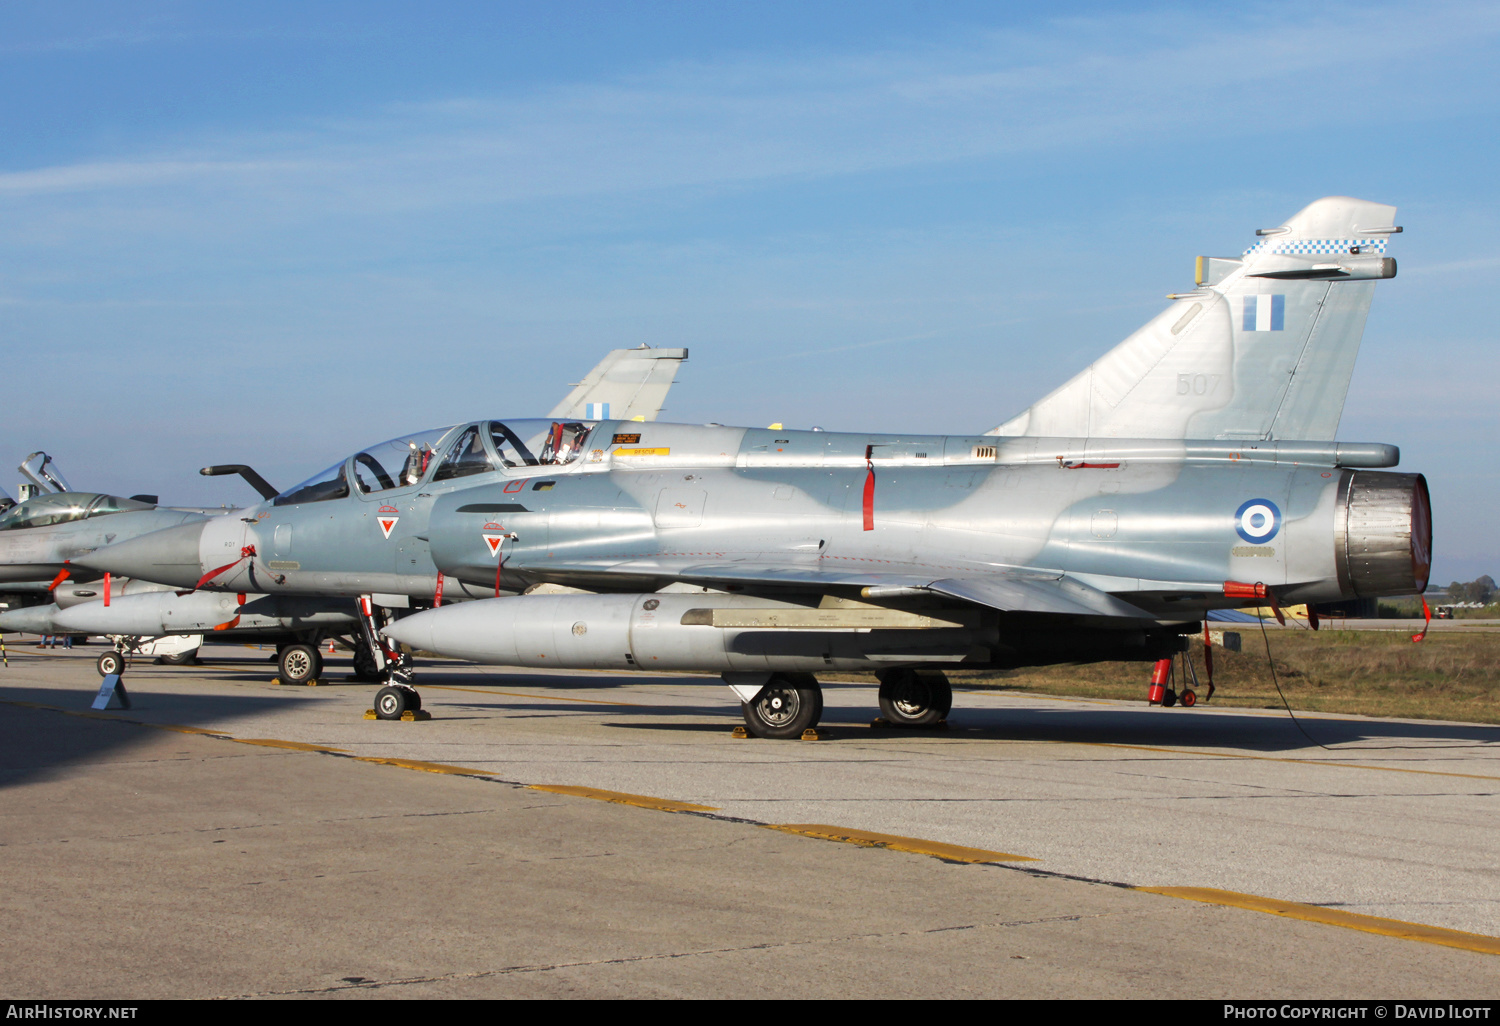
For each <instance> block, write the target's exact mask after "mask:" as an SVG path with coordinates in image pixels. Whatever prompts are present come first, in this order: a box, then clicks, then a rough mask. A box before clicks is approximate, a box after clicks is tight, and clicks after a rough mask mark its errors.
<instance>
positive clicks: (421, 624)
mask: <svg viewBox="0 0 1500 1026" xmlns="http://www.w3.org/2000/svg"><path fill="white" fill-rule="evenodd" d="M443 612H444V611H443V610H441V609H428V610H424V611H423V612H420V613H413V614H412V615H411V616H403V617H402V618H401V619H399V620H397V621H396V622H395V623H393V624H388V625H387V626H385V627H382V628H381V629H380V633H381V634H384V635H385V636H386V637H388V638H390V639H391V640H392V641H395V642H397V643H399V644H402V645H410V646H411V647H412V648H416V649H421V650H422V651H425V652H430V651H433V648H432V629H433V627H434V626H435V625H436V624H437V623H441V622H442V614H443Z"/></svg>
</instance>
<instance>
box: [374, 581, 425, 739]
mask: <svg viewBox="0 0 1500 1026" xmlns="http://www.w3.org/2000/svg"><path fill="white" fill-rule="evenodd" d="M359 614H360V615H359V627H360V634H361V640H362V641H363V642H364V644H363V645H362V646H361V647H363V648H365V649H366V650H367V651H368V652H369V654H370V658H371V660H372V662H373V663H374V668H375V672H376V674H377V675H378V679H380V680H382V681H384V682H385V687H383V688H381V689H380V690H379V691H377V692H375V707H374V708H373V709H371V710H370V711H369V712H367V713H365V719H369V720H406V721H412V720H430V719H432V714H431V713H427V712H423V711H422V696H421V695H420V694H418V693H417V689H416V687H415V686H414V685H415V683H416V670H415V668H414V667H413V666H412V664H411V657H410V656H408V655H406V654H404V653H401V652H398V651H396V650H395V649H392V648H388V647H387V646H386V642H385V639H384V638H382V637H381V636H380V634H379V633H377V631H378V628H379V625H378V624H377V623H376V622H375V607H374V606H373V605H372V604H371V602H370V599H369V597H368V596H361V597H360V599H359ZM358 668H359V667H358V664H357V663H356V669H358Z"/></svg>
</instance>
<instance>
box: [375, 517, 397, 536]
mask: <svg viewBox="0 0 1500 1026" xmlns="http://www.w3.org/2000/svg"><path fill="white" fill-rule="evenodd" d="M378 519H379V520H380V530H381V531H383V532H384V533H385V536H386V537H387V538H389V537H390V536H391V529H392V528H394V527H395V526H396V521H398V520H400V519H401V518H400V517H379V518H378Z"/></svg>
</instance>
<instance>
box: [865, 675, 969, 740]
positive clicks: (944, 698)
mask: <svg viewBox="0 0 1500 1026" xmlns="http://www.w3.org/2000/svg"><path fill="white" fill-rule="evenodd" d="M875 676H876V678H877V679H878V680H879V681H880V716H881V718H882V719H884V720H885V723H886V724H888V725H890V726H892V727H935V726H937V725H938V724H939V723H943V722H944V721H946V720H947V719H948V713H950V712H952V711H953V687H952V685H950V684H949V683H948V678H947V677H946V676H944V675H943V671H941V670H911V669H905V668H903V669H899V670H881V671H880V672H879V673H877V674H876V675H875Z"/></svg>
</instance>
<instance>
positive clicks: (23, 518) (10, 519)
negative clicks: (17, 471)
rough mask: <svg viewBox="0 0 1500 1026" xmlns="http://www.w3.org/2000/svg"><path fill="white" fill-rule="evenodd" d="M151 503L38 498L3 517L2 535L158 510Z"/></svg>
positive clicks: (73, 495) (78, 496) (93, 496)
mask: <svg viewBox="0 0 1500 1026" xmlns="http://www.w3.org/2000/svg"><path fill="white" fill-rule="evenodd" d="M155 508H156V507H155V506H152V505H151V504H150V503H149V502H139V501H137V500H135V499H122V498H120V497H119V496H118V495H101V494H99V493H98V492H60V493H57V494H53V495H38V496H37V497H36V498H34V499H27V500H26V501H25V502H22V503H18V504H17V505H15V506H12V507H10V508H9V509H7V510H6V511H5V512H4V513H0V531H14V530H20V529H21V528H26V527H51V526H52V525H53V524H66V523H70V522H72V521H74V520H87V519H90V518H92V517H102V516H108V515H109V514H111V513H124V512H126V511H128V510H134V509H155Z"/></svg>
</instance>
